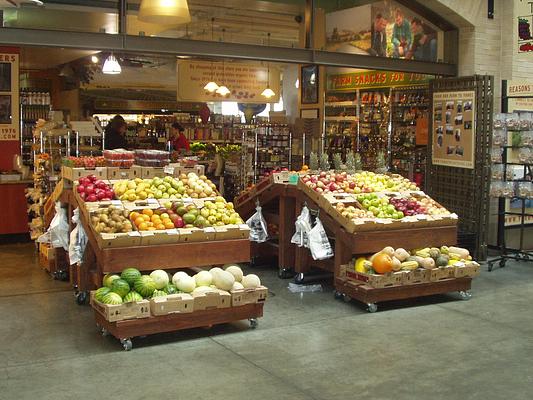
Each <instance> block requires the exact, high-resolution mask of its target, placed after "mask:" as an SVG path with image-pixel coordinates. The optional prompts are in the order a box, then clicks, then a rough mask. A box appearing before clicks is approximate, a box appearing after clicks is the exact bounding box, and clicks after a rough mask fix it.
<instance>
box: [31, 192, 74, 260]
mask: <svg viewBox="0 0 533 400" xmlns="http://www.w3.org/2000/svg"><path fill="white" fill-rule="evenodd" d="M55 208H56V215H54V218H53V219H52V222H50V227H49V228H48V231H47V232H46V233H44V234H42V235H41V236H39V238H38V239H37V242H39V243H50V244H51V245H52V247H54V248H58V247H63V248H64V249H65V251H68V242H69V232H68V231H69V225H68V219H67V210H65V209H64V208H62V207H61V203H60V202H56V206H55Z"/></svg>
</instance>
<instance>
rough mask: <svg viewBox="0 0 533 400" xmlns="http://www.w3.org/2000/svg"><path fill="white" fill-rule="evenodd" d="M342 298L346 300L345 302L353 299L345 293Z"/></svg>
mask: <svg viewBox="0 0 533 400" xmlns="http://www.w3.org/2000/svg"><path fill="white" fill-rule="evenodd" d="M342 300H344V302H345V303H349V302H350V301H352V298H351V297H350V296H348V295H347V294H343V295H342Z"/></svg>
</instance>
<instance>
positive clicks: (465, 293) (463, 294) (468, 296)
mask: <svg viewBox="0 0 533 400" xmlns="http://www.w3.org/2000/svg"><path fill="white" fill-rule="evenodd" d="M459 296H461V300H470V299H471V298H472V293H470V292H469V291H460V292H459Z"/></svg>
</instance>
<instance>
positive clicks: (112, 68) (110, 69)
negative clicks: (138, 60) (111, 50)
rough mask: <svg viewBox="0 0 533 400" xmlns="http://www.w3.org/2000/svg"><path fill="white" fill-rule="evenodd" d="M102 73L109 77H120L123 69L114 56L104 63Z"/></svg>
mask: <svg viewBox="0 0 533 400" xmlns="http://www.w3.org/2000/svg"><path fill="white" fill-rule="evenodd" d="M102 72H103V73H104V74H108V75H118V74H120V73H121V72H122V68H121V66H120V64H119V63H118V61H117V59H116V58H115V56H114V55H113V54H111V55H110V56H109V57H107V58H106V60H105V61H104V66H103V67H102Z"/></svg>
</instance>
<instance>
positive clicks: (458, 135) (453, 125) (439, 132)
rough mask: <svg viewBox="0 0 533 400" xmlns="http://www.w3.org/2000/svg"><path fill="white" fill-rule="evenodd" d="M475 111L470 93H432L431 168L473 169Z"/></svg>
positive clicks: (471, 93) (471, 92)
mask: <svg viewBox="0 0 533 400" xmlns="http://www.w3.org/2000/svg"><path fill="white" fill-rule="evenodd" d="M475 109H476V105H475V92H474V91H459V92H438V93H433V114H432V118H433V125H432V129H433V132H432V137H433V140H432V158H433V164H434V165H445V166H448V167H457V168H469V169H473V168H474V161H475V160H474V157H475V132H476V120H475V119H476V117H475V115H476V114H475Z"/></svg>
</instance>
